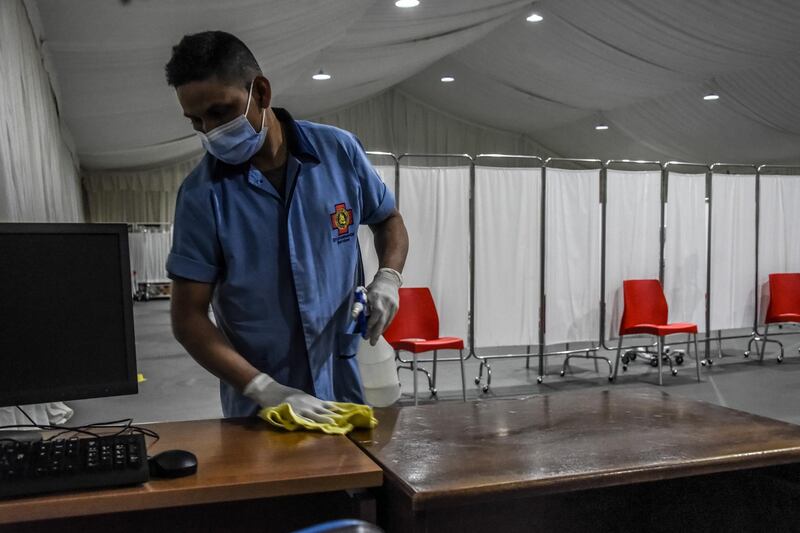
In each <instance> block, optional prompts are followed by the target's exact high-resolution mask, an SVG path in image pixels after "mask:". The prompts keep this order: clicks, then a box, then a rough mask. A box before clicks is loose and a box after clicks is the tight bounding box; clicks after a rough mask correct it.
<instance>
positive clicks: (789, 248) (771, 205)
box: [758, 174, 800, 323]
mask: <svg viewBox="0 0 800 533" xmlns="http://www.w3.org/2000/svg"><path fill="white" fill-rule="evenodd" d="M760 179H761V185H760V187H761V193H760V204H761V207H760V220H759V228H758V230H759V231H758V287H759V295H760V296H759V313H758V314H759V321H760V323H763V320H764V317H765V316H766V312H767V306H768V305H769V275H770V274H774V273H780V272H800V224H798V223H797V218H796V216H795V215H796V213H797V210H798V208H799V207H800V176H772V175H763V174H762V175H761V178H760Z"/></svg>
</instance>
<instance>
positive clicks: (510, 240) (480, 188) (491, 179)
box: [465, 166, 542, 347]
mask: <svg viewBox="0 0 800 533" xmlns="http://www.w3.org/2000/svg"><path fill="white" fill-rule="evenodd" d="M541 183H542V171H541V169H539V168H493V167H484V166H478V167H476V169H475V273H474V276H475V306H474V307H475V317H474V319H475V345H476V346H478V347H491V346H525V345H532V344H538V342H539V341H538V331H539V328H538V320H539V302H540V286H539V279H540V273H541V266H540V259H539V257H540V254H539V244H540V228H541V217H540V213H541ZM465 229H467V231H468V226H467V227H466V228H465Z"/></svg>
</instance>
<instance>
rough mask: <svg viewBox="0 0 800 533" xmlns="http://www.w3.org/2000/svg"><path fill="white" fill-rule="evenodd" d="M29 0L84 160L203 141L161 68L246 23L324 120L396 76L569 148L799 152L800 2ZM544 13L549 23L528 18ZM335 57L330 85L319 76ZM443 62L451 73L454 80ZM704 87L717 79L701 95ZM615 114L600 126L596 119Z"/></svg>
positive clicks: (293, 104)
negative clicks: (405, 4) (213, 35)
mask: <svg viewBox="0 0 800 533" xmlns="http://www.w3.org/2000/svg"><path fill="white" fill-rule="evenodd" d="M33 2H35V5H36V7H37V10H38V18H39V19H40V21H41V32H42V35H41V37H42V38H43V40H44V45H43V49H44V51H45V56H46V57H45V60H46V62H47V64H48V65H50V66H51V68H52V70H53V71H54V76H55V78H56V79H55V84H54V85H55V86H57V87H58V91H59V93H60V108H61V111H62V114H63V115H64V117H65V120H66V122H67V125H68V126H69V128H70V130H71V132H72V135H73V137H74V138H75V142H76V145H77V148H78V154H79V157H80V159H81V162H82V164H83V165H84V166H85V167H88V168H124V167H147V166H154V165H159V164H163V163H166V162H168V161H176V160H182V159H186V158H187V157H190V156H192V155H196V154H197V153H198V152H199V143H198V142H197V140H196V139H195V138H194V137H193V135H192V132H191V129H190V127H189V125H188V122H187V121H185V119H183V118H182V117H181V116H180V112H179V107H178V104H177V101H176V99H175V95H174V91H173V90H172V89H171V88H169V87H167V86H166V83H165V81H164V74H163V67H164V64H165V63H166V61H167V59H168V57H169V51H170V47H171V46H172V45H174V44H175V43H176V42H177V41H178V40H179V39H180V37H181V36H182V35H184V34H186V33H193V32H197V31H201V30H203V29H207V28H218V29H223V30H226V31H230V32H232V33H234V34H236V35H238V36H240V37H241V38H242V39H243V40H244V41H245V42H246V43H247V44H248V45H249V46H250V47H251V48H252V49H253V50H254V52H255V54H256V56H257V58H258V59H259V62H260V63H261V65H262V67H263V69H264V71H265V73H266V75H267V76H268V77H269V78H270V79H271V81H272V82H273V85H274V93H275V99H274V103H275V105H283V106H286V107H288V108H289V109H290V110H292V111H293V113H294V114H295V115H297V116H303V117H313V116H316V115H320V114H324V113H330V112H332V111H335V110H337V109H341V108H344V107H346V106H348V105H350V104H352V103H355V102H357V101H360V100H364V99H366V98H369V97H372V96H375V95H377V94H379V93H380V92H382V91H384V90H386V89H388V88H390V87H393V86H397V87H398V88H400V89H402V90H403V91H404V92H406V93H408V94H410V95H412V96H414V97H415V98H416V99H418V100H420V101H423V102H426V103H428V104H429V105H431V106H434V107H436V108H438V109H441V110H443V111H446V112H448V113H450V114H453V115H456V116H460V117H462V118H464V119H465V120H469V121H471V122H476V123H480V124H485V125H487V126H491V127H493V128H499V129H503V130H507V131H510V132H514V133H521V134H526V135H528V136H529V137H531V138H533V139H535V140H536V141H537V142H539V143H540V144H541V145H543V146H546V147H548V148H549V149H551V150H552V151H554V152H556V153H559V154H562V155H565V156H574V157H613V158H642V157H647V158H658V159H675V158H679V159H686V160H693V161H703V162H711V161H718V160H733V161H747V162H788V161H798V160H800V98H798V95H800V32H798V31H797V27H798V26H799V25H800V2H797V1H794V0H761V1H759V2H753V1H752V0H720V1H711V0H704V1H697V0H672V1H670V2H664V1H663V0H607V1H603V2H597V1H590V0H543V1H541V2H531V1H529V0H523V1H514V0H422V2H421V4H420V6H419V7H417V8H414V9H398V8H397V7H395V6H394V2H393V0H339V1H336V2H331V1H329V0H295V1H293V2H287V1H281V0H219V1H217V0H195V1H192V2H190V1H188V0H169V1H163V2H155V1H150V0H131V1H130V2H129V3H127V4H125V5H123V4H122V3H121V2H112V1H110V0H85V1H82V2H62V1H59V0H29V2H28V3H33ZM534 10H536V11H537V12H539V13H541V14H542V15H543V16H544V21H543V22H540V23H537V24H530V23H527V22H526V21H525V16H526V15H527V14H529V13H530V12H531V11H534ZM319 68H324V69H325V70H326V71H327V72H329V73H330V74H332V75H333V79H331V80H329V81H328V82H324V83H318V82H314V81H312V80H311V74H313V73H314V72H316V71H317V70H318V69H319ZM445 74H452V75H454V76H455V77H456V82H455V83H450V84H443V83H441V82H440V81H439V78H440V77H441V76H442V75H445ZM709 90H714V91H716V92H718V93H720V95H721V98H720V100H718V101H715V102H704V101H703V100H702V96H703V94H704V93H706V92H707V91H709ZM598 121H604V122H607V123H608V124H609V125H610V126H611V128H610V129H609V130H607V131H605V132H596V131H594V129H593V127H592V126H593V125H594V123H596V122H598Z"/></svg>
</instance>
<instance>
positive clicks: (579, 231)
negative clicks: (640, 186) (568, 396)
mask: <svg viewBox="0 0 800 533" xmlns="http://www.w3.org/2000/svg"><path fill="white" fill-rule="evenodd" d="M546 202H547V205H546V217H547V218H546V221H545V227H546V229H547V240H546V246H547V253H546V255H545V283H546V286H545V293H546V294H547V322H546V332H545V333H546V336H545V342H546V343H547V344H556V343H562V342H576V341H589V340H592V341H594V340H597V335H598V329H599V325H600V312H599V307H598V303H599V300H600V171H599V170H562V169H555V168H548V169H547V189H546Z"/></svg>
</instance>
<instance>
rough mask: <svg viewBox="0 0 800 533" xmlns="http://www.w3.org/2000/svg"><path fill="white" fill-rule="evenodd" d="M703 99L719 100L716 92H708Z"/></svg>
mask: <svg viewBox="0 0 800 533" xmlns="http://www.w3.org/2000/svg"><path fill="white" fill-rule="evenodd" d="M703 100H719V95H718V94H717V93H708V94H706V95H705V96H704V97H703Z"/></svg>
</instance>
